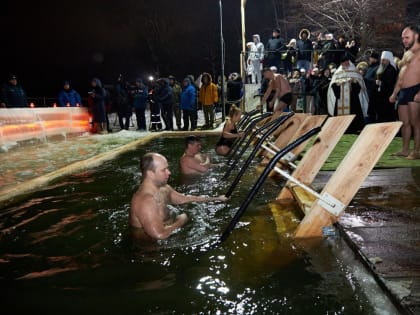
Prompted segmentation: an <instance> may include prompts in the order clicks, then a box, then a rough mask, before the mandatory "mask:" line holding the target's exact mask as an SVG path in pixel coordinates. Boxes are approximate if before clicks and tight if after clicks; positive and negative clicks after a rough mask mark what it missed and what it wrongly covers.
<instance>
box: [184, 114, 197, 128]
mask: <svg viewBox="0 0 420 315" xmlns="http://www.w3.org/2000/svg"><path fill="white" fill-rule="evenodd" d="M182 118H183V120H184V127H183V128H182V129H183V130H188V128H189V126H190V122H191V130H194V129H197V111H196V110H186V109H183V110H182Z"/></svg>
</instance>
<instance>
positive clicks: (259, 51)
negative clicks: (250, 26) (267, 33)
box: [248, 34, 264, 61]
mask: <svg viewBox="0 0 420 315" xmlns="http://www.w3.org/2000/svg"><path fill="white" fill-rule="evenodd" d="M252 37H253V38H254V37H255V38H256V39H257V42H256V43H255V42H252V44H253V45H252V46H251V50H250V52H249V57H248V59H249V60H259V61H262V60H263V59H264V44H263V43H261V40H260V35H258V34H254V35H252Z"/></svg>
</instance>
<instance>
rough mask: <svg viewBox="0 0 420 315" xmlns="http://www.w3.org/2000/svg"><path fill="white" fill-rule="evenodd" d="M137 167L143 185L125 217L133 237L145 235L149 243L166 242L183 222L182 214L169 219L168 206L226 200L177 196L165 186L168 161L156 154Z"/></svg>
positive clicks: (145, 156) (143, 159)
mask: <svg viewBox="0 0 420 315" xmlns="http://www.w3.org/2000/svg"><path fill="white" fill-rule="evenodd" d="M140 167H141V172H142V175H143V181H142V183H141V185H140V187H139V189H138V190H137V192H136V193H135V194H134V195H133V198H132V199H131V209H130V214H129V223H130V225H131V226H132V227H133V230H134V231H133V232H134V235H135V236H136V237H144V234H146V235H147V236H149V238H152V239H166V238H168V237H169V236H170V235H171V233H172V232H173V231H174V230H176V229H177V228H180V227H182V226H183V225H184V224H185V223H186V222H187V220H188V217H187V215H186V214H185V213H182V214H180V215H177V216H176V218H175V219H171V216H170V212H169V209H168V207H167V205H168V204H175V205H179V204H184V203H188V202H207V201H213V200H218V201H226V200H227V198H226V196H224V195H221V196H217V197H206V196H191V195H184V194H181V193H179V192H177V191H176V190H175V189H173V188H172V187H171V186H169V185H168V184H167V183H168V179H169V175H171V172H170V171H169V168H168V161H167V160H166V158H165V157H164V156H163V155H160V154H158V153H146V154H145V155H144V156H143V157H142V159H141V164H140Z"/></svg>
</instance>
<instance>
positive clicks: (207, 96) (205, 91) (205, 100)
mask: <svg viewBox="0 0 420 315" xmlns="http://www.w3.org/2000/svg"><path fill="white" fill-rule="evenodd" d="M198 95H199V96H198V102H199V104H201V106H202V107H203V113H204V120H205V125H204V126H203V127H202V129H213V128H214V110H215V104H217V102H218V100H219V93H218V91H217V85H216V84H214V83H213V81H212V77H211V75H210V74H209V73H207V72H204V73H203V74H202V76H201V87H200V92H199V94H198Z"/></svg>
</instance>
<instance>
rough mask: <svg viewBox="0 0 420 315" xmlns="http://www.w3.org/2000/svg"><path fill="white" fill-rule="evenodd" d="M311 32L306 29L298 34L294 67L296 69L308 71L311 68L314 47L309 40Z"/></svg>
mask: <svg viewBox="0 0 420 315" xmlns="http://www.w3.org/2000/svg"><path fill="white" fill-rule="evenodd" d="M310 35H311V32H310V31H309V30H308V29H305V28H304V29H302V30H301V31H300V32H299V39H298V40H297V41H296V50H297V62H296V67H297V68H298V69H302V68H303V69H305V71H309V69H311V68H312V65H311V63H312V62H311V61H312V53H313V50H314V47H313V45H312V41H311V40H309V38H310Z"/></svg>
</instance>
